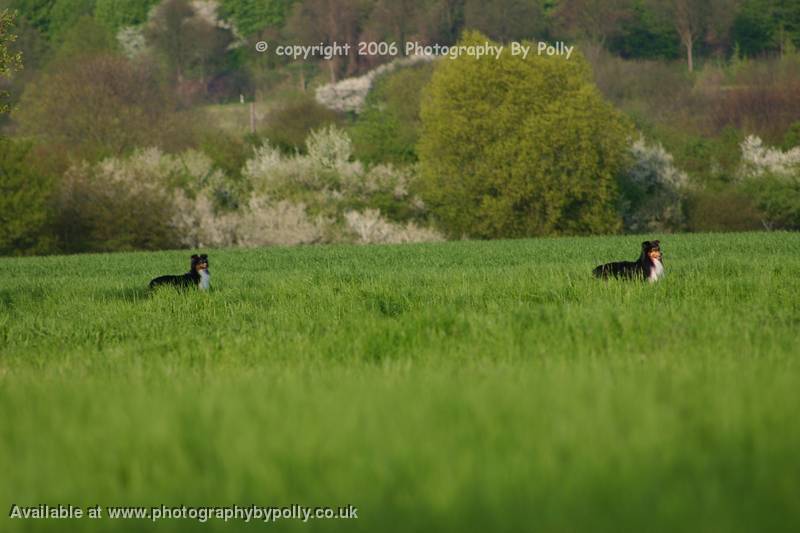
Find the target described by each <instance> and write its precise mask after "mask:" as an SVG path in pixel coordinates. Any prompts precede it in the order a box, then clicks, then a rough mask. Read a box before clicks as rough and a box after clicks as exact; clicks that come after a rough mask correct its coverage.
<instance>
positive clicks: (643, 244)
mask: <svg viewBox="0 0 800 533" xmlns="http://www.w3.org/2000/svg"><path fill="white" fill-rule="evenodd" d="M649 247H650V241H644V242H643V243H642V248H649Z"/></svg>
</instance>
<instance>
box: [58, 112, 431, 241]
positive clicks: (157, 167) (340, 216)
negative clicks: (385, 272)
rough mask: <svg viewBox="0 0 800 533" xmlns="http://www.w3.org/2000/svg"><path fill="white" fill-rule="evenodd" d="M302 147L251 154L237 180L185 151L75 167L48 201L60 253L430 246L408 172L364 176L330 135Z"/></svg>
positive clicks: (347, 146) (374, 171)
mask: <svg viewBox="0 0 800 533" xmlns="http://www.w3.org/2000/svg"><path fill="white" fill-rule="evenodd" d="M307 144H308V152H307V154H299V153H298V154H294V155H290V156H287V155H283V154H282V153H281V152H280V151H279V150H277V149H276V148H273V147H271V146H269V145H265V146H262V147H259V148H258V149H256V150H255V151H254V154H253V157H252V158H250V159H249V160H247V161H246V162H245V164H244V168H243V169H242V171H241V177H238V178H237V180H238V181H237V180H233V179H232V177H231V176H229V175H227V174H226V173H225V172H223V171H222V170H221V169H220V168H219V167H218V166H217V165H215V164H214V163H213V162H212V160H211V159H210V158H209V157H208V156H206V155H205V154H204V153H202V152H198V151H194V150H189V151H186V152H184V153H181V154H175V155H172V154H165V153H163V152H161V151H160V150H159V149H157V148H148V149H144V150H139V151H136V152H134V153H133V154H132V155H131V156H129V157H127V158H109V159H105V160H103V161H100V162H99V163H96V164H93V165H92V164H88V163H82V164H79V165H75V166H73V167H72V168H71V169H70V170H69V171H68V172H67V173H66V174H65V176H63V179H62V182H61V188H60V194H59V196H58V211H59V219H60V220H61V222H62V224H60V225H61V226H62V227H63V228H64V232H65V235H64V236H63V240H64V242H67V243H69V246H67V247H66V248H67V250H68V251H89V250H128V249H158V248H169V247H178V246H182V247H188V248H204V247H226V246H268V245H276V244H279V245H294V244H314V243H324V242H412V241H427V240H438V239H440V236H439V235H438V233H436V232H435V231H432V230H429V229H426V228H424V227H422V226H421V225H420V222H421V221H424V220H425V205H424V203H422V201H421V200H419V199H418V198H417V197H416V196H415V195H414V194H413V193H412V192H411V191H412V190H413V172H414V171H413V168H411V169H400V168H396V167H393V166H391V165H379V166H375V167H372V168H368V169H366V168H365V167H364V166H363V165H362V164H361V163H359V162H357V161H352V160H351V153H352V144H351V143H350V139H349V138H348V137H347V135H345V134H344V133H343V132H342V131H341V130H338V129H336V128H334V127H331V128H325V129H322V130H320V131H317V132H314V133H313V134H312V135H310V136H309V138H308V142H307ZM240 182H246V187H245V186H242V184H241V183H240ZM232 195H238V196H237V198H236V201H235V202H232V201H229V200H230V197H231V196H232ZM381 213H383V216H382V215H381ZM384 216H386V217H388V218H384Z"/></svg>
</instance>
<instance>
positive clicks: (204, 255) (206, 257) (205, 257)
mask: <svg viewBox="0 0 800 533" xmlns="http://www.w3.org/2000/svg"><path fill="white" fill-rule="evenodd" d="M200 259H208V255H207V254H200Z"/></svg>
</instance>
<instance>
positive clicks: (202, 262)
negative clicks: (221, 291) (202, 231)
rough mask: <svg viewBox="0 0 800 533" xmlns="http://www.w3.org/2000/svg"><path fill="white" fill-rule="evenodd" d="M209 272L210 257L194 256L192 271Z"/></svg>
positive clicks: (203, 255) (204, 255)
mask: <svg viewBox="0 0 800 533" xmlns="http://www.w3.org/2000/svg"><path fill="white" fill-rule="evenodd" d="M203 270H208V256H207V255H206V254H202V255H193V256H192V271H193V272H201V271H203Z"/></svg>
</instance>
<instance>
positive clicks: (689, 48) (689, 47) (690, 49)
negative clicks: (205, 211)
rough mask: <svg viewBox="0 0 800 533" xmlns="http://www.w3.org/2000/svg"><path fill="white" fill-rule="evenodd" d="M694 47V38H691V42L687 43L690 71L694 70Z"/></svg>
mask: <svg viewBox="0 0 800 533" xmlns="http://www.w3.org/2000/svg"><path fill="white" fill-rule="evenodd" d="M692 48H693V43H692V39H691V38H689V42H687V43H686V61H687V62H688V64H689V72H694V57H693V56H692Z"/></svg>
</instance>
